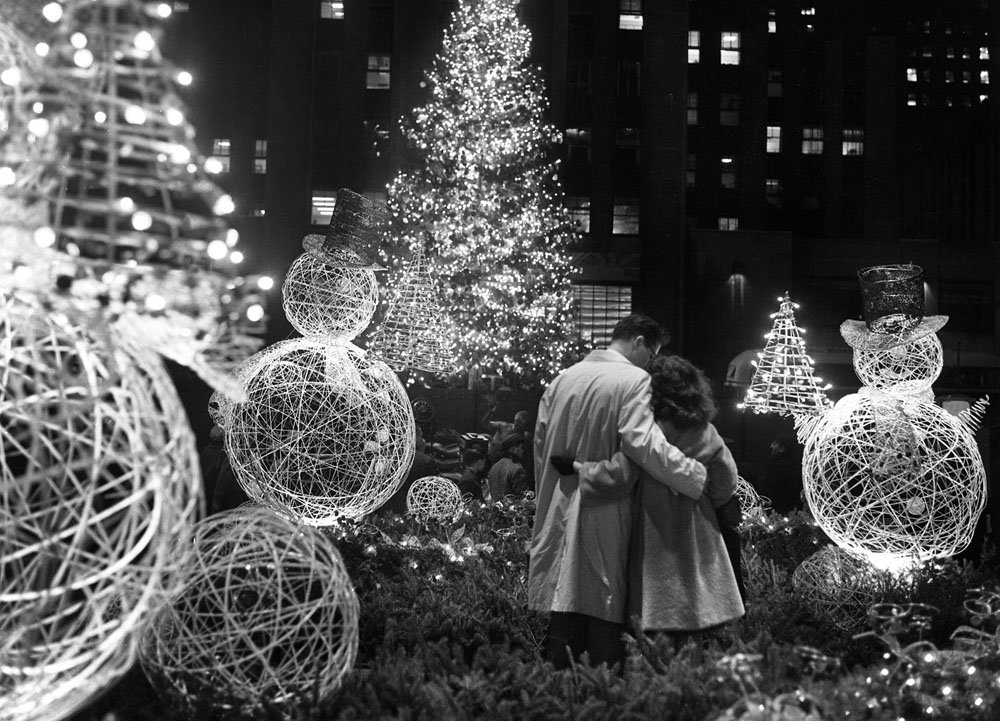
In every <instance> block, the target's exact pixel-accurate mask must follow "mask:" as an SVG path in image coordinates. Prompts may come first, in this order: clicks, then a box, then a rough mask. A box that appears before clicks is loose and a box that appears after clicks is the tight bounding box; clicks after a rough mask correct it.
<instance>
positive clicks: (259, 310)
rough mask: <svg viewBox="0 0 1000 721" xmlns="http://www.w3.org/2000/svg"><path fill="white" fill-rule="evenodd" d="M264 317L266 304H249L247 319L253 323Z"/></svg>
mask: <svg viewBox="0 0 1000 721" xmlns="http://www.w3.org/2000/svg"><path fill="white" fill-rule="evenodd" d="M263 318H264V306H262V305H261V304H260V303H254V304H252V305H249V306H247V320H249V321H250V322H251V323H256V322H257V321H259V320H263Z"/></svg>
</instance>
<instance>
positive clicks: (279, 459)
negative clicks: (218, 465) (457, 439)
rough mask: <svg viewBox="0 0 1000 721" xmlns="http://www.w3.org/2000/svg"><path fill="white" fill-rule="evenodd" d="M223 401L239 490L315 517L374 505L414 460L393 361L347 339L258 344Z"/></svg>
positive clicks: (408, 416)
mask: <svg viewBox="0 0 1000 721" xmlns="http://www.w3.org/2000/svg"><path fill="white" fill-rule="evenodd" d="M251 364H252V368H251V369H250V371H249V372H248V373H247V375H246V377H245V378H243V381H244V383H245V391H246V400H245V401H244V402H240V403H234V404H233V405H232V407H231V408H230V409H229V420H228V422H227V424H226V450H227V452H228V454H229V460H230V463H231V465H232V468H233V472H234V473H235V474H236V478H237V479H238V481H239V483H240V485H241V486H242V487H243V489H244V490H245V491H246V492H247V494H248V495H249V496H250V497H251V498H254V499H258V500H260V501H262V502H265V503H267V504H269V505H271V506H272V507H273V508H274V509H275V510H277V511H278V512H279V513H282V514H285V515H287V516H289V517H291V518H295V519H296V520H298V521H300V522H302V523H306V524H309V525H315V526H325V525H330V524H332V523H335V522H336V520H337V519H338V518H341V517H347V518H357V517H359V516H362V515H364V514H366V513H369V512H371V511H373V510H375V509H376V508H378V507H379V506H381V505H382V504H383V503H384V502H385V501H386V500H388V498H389V497H390V496H391V495H392V494H393V493H394V492H395V491H396V489H397V488H398V487H399V485H400V484H401V483H402V480H403V478H404V477H405V476H406V474H407V473H408V472H409V470H410V466H411V465H412V463H413V455H414V442H415V441H414V439H415V430H414V422H413V411H412V410H411V408H410V402H409V399H408V398H407V396H406V391H405V390H404V389H403V386H402V385H401V384H400V382H399V380H398V379H397V378H396V376H395V374H393V372H392V370H391V369H390V368H389V367H388V366H386V365H385V364H384V363H382V362H381V361H378V360H374V359H372V358H370V357H369V356H368V355H367V354H366V353H365V352H364V351H362V350H360V349H359V348H357V347H356V346H354V345H352V344H350V343H346V342H335V341H332V340H326V339H322V338H318V337H310V338H293V339H289V340H286V341H283V342H282V343H280V344H276V345H275V346H272V347H270V348H267V349H265V350H264V351H262V352H261V354H259V356H257V357H256V358H255V359H251Z"/></svg>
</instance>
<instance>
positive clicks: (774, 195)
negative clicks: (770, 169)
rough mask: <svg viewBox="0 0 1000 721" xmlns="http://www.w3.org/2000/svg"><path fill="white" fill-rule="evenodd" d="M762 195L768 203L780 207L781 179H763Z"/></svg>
mask: <svg viewBox="0 0 1000 721" xmlns="http://www.w3.org/2000/svg"><path fill="white" fill-rule="evenodd" d="M764 195H765V200H766V202H767V204H768V205H773V206H774V207H776V208H780V207H781V181H780V180H779V179H778V178H765V179H764Z"/></svg>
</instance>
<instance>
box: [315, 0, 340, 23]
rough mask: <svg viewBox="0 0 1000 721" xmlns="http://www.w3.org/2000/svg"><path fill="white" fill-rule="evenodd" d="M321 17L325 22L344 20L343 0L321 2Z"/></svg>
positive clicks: (322, 0)
mask: <svg viewBox="0 0 1000 721" xmlns="http://www.w3.org/2000/svg"><path fill="white" fill-rule="evenodd" d="M319 16H320V18H321V19H323V20H343V19H344V2H343V0H320V4H319Z"/></svg>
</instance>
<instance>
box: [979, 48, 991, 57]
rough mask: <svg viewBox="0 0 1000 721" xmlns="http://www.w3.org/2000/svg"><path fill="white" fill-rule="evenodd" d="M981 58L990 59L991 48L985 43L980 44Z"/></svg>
mask: <svg viewBox="0 0 1000 721" xmlns="http://www.w3.org/2000/svg"><path fill="white" fill-rule="evenodd" d="M979 59H980V60H989V59H990V49H989V48H988V47H986V46H985V45H980V46H979Z"/></svg>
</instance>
